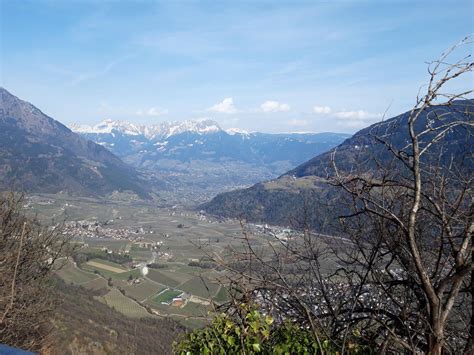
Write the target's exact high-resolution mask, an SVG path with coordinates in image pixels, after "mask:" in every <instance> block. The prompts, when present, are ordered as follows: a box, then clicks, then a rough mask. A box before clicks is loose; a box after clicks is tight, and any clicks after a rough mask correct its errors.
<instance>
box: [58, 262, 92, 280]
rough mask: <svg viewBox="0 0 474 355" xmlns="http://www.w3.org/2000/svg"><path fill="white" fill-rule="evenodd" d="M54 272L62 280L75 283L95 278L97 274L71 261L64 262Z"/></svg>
mask: <svg viewBox="0 0 474 355" xmlns="http://www.w3.org/2000/svg"><path fill="white" fill-rule="evenodd" d="M56 273H57V274H58V275H59V277H61V278H62V279H63V280H64V281H66V282H72V283H75V284H82V283H86V282H88V281H91V280H93V279H96V278H97V275H94V274H93V273H90V272H85V271H83V270H81V269H79V268H77V267H76V266H75V265H74V264H73V263H72V262H71V261H67V262H66V263H64V265H63V266H62V267H61V268H60V269H59V270H58V271H56Z"/></svg>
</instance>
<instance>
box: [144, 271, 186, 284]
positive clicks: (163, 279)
mask: <svg viewBox="0 0 474 355" xmlns="http://www.w3.org/2000/svg"><path fill="white" fill-rule="evenodd" d="M146 277H147V278H149V279H150V280H153V281H155V282H158V283H160V284H162V285H165V286H169V287H175V286H178V285H179V284H180V282H179V281H178V280H176V279H174V278H171V277H169V276H167V275H165V274H164V273H162V272H161V271H158V270H155V269H150V270H149V272H148V275H146Z"/></svg>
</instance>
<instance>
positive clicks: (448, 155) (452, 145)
mask: <svg viewBox="0 0 474 355" xmlns="http://www.w3.org/2000/svg"><path fill="white" fill-rule="evenodd" d="M409 114H410V113H409V112H406V113H404V114H402V115H399V116H397V117H394V118H392V119H389V120H386V121H384V122H380V123H376V124H374V125H372V126H370V127H367V128H365V129H363V130H361V131H359V132H357V133H356V134H355V135H354V136H352V137H350V138H348V139H346V140H345V141H344V142H343V143H342V144H340V145H338V146H337V147H335V148H334V149H331V150H330V151H328V152H325V153H323V154H320V155H317V156H316V157H314V158H313V159H310V160H309V161H307V162H305V163H303V164H301V165H299V166H298V167H296V168H294V169H291V170H289V171H288V172H286V173H285V174H283V175H282V176H280V177H279V178H277V179H274V180H271V181H268V182H262V183H258V184H256V185H254V186H252V187H250V188H247V189H240V190H235V191H231V192H227V193H222V194H219V195H218V196H216V197H215V198H214V199H212V200H211V201H210V202H208V203H205V204H204V205H202V208H203V209H204V210H206V211H207V212H209V213H211V214H214V215H218V216H222V217H234V218H235V217H237V218H245V219H247V220H249V221H255V222H257V221H258V222H268V223H273V224H280V225H290V224H293V225H295V224H296V225H298V224H300V223H302V219H305V223H306V222H311V224H313V225H314V226H317V223H318V221H319V219H318V218H317V217H320V216H325V215H326V214H327V213H328V212H327V206H328V205H330V204H331V202H334V201H338V200H339V199H340V197H341V195H340V191H338V190H336V189H334V188H331V187H330V186H329V185H328V184H326V180H325V179H326V177H327V175H328V174H331V171H332V167H331V166H330V160H331V155H332V154H333V153H334V152H335V161H336V164H337V167H338V169H339V171H341V172H345V173H349V172H351V171H364V172H366V173H371V172H375V171H376V165H375V161H377V162H379V163H382V164H387V165H388V162H390V161H392V160H393V156H392V155H391V154H390V153H389V151H388V149H387V147H386V146H385V145H384V144H382V143H380V142H379V141H378V140H377V139H376V137H379V138H383V139H384V140H385V141H386V142H388V143H390V144H391V145H392V146H393V147H395V148H402V147H404V146H406V144H407V143H408V130H407V125H406V122H407V120H408V117H409ZM433 114H437V115H438V116H441V117H443V120H444V123H447V122H450V121H452V120H455V119H456V120H464V121H468V120H470V121H472V119H473V117H474V100H462V101H461V100H460V101H455V102H454V103H453V104H452V105H450V106H434V107H430V108H428V109H427V110H426V111H425V112H423V114H422V115H421V117H420V119H419V120H418V125H419V127H418V129H420V127H426V124H427V123H429V124H431V125H432V126H433V125H437V124H440V123H439V122H438V123H437V122H436V121H433V120H432V119H431V117H432V116H433ZM429 134H430V133H428V134H427V135H425V139H426V140H427V139H428V138H429ZM473 134H474V132H473V129H472V128H470V129H468V128H465V127H459V128H458V129H455V130H452V132H449V134H448V135H447V136H446V137H445V138H444V140H443V144H442V145H438V146H437V148H436V150H435V151H434V154H432V155H425V156H423V163H424V164H427V163H430V160H432V159H438V158H440V157H441V165H440V166H439V169H448V168H449V169H455V170H456V171H464V172H465V173H468V174H472V171H473V169H474V162H473V157H474V144H473ZM422 144H423V142H422ZM397 164H401V163H400V162H398V161H397V160H395V163H394V164H393V165H392V168H393V169H397ZM307 213H310V215H309V216H308V215H306V214H307ZM318 215H319V216H318Z"/></svg>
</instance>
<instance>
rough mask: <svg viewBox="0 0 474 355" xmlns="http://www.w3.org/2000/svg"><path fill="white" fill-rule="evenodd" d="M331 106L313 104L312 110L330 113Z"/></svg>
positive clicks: (319, 112)
mask: <svg viewBox="0 0 474 355" xmlns="http://www.w3.org/2000/svg"><path fill="white" fill-rule="evenodd" d="M331 111H332V110H331V108H330V107H329V106H314V107H313V112H314V113H318V114H328V113H331Z"/></svg>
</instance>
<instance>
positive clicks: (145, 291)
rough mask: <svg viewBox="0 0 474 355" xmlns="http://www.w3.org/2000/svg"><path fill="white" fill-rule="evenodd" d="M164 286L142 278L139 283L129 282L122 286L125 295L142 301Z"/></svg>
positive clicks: (161, 289)
mask: <svg viewBox="0 0 474 355" xmlns="http://www.w3.org/2000/svg"><path fill="white" fill-rule="evenodd" d="M165 288H166V287H165V286H160V285H158V284H156V283H154V282H151V281H148V280H143V281H141V282H140V283H139V284H131V285H127V286H125V287H124V290H125V293H126V294H127V296H130V297H132V298H135V299H137V300H139V301H144V300H146V299H147V298H149V297H151V296H153V295H155V294H157V293H159V292H161V291H163V290H164V289H165Z"/></svg>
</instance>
